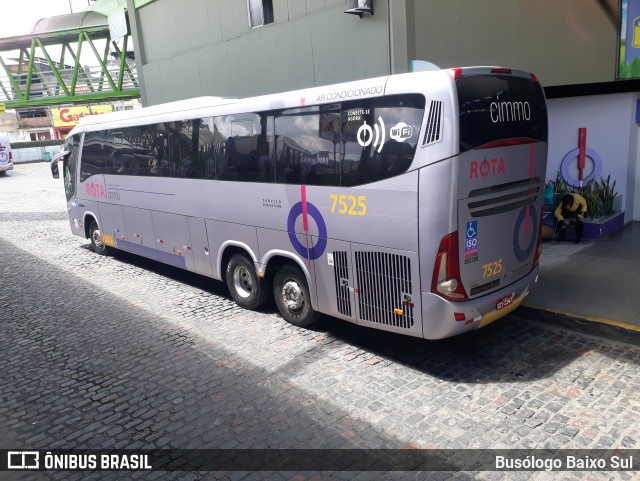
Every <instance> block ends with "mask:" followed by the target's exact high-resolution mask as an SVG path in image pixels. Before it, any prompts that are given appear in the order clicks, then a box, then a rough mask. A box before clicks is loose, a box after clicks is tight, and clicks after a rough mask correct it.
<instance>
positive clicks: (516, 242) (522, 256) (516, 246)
mask: <svg viewBox="0 0 640 481" xmlns="http://www.w3.org/2000/svg"><path fill="white" fill-rule="evenodd" d="M526 215H527V207H526V206H525V207H523V208H522V210H521V211H520V214H518V219H517V220H516V226H515V229H514V230H513V252H514V253H515V255H516V259H518V260H519V261H520V262H524V261H526V260H527V259H528V258H529V256H530V255H531V251H533V247H534V246H535V244H536V239H537V237H538V230H537V228H538V214H537V212H536V209H535V207H533V206H532V205H531V206H529V215H531V224H532V227H531V232H532V233H533V235H532V236H531V241H529V245H528V246H527V248H526V249H523V248H522V247H520V227H522V223H523V222H524V218H525V216H526Z"/></svg>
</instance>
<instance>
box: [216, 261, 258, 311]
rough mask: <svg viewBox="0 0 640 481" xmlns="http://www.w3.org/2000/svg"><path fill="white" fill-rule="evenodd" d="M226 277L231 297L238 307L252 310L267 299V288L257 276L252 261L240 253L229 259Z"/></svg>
mask: <svg viewBox="0 0 640 481" xmlns="http://www.w3.org/2000/svg"><path fill="white" fill-rule="evenodd" d="M226 279H227V287H228V288H229V291H230V292H231V297H233V300H234V301H236V304H238V305H239V306H240V307H243V308H245V309H249V310H253V309H256V308H257V307H260V306H261V305H262V304H264V302H265V300H266V299H267V290H266V289H265V286H264V283H263V282H262V281H261V279H260V278H259V277H258V273H257V272H256V269H255V267H254V265H253V262H251V260H249V259H248V258H247V257H246V256H244V255H242V254H236V255H234V256H233V257H231V259H229V263H228V264H227V274H226Z"/></svg>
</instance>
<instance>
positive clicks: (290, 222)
mask: <svg viewBox="0 0 640 481" xmlns="http://www.w3.org/2000/svg"><path fill="white" fill-rule="evenodd" d="M300 215H302V202H298V203H297V204H295V205H294V206H293V207H292V208H291V210H290V211H289V217H288V218H287V232H288V233H289V240H290V241H291V245H292V246H293V248H294V249H295V250H296V252H297V253H298V254H300V255H301V256H302V257H304V258H305V259H309V260H310V261H313V260H315V259H317V258H318V257H320V256H321V255H322V254H323V253H324V250H325V249H326V248H327V225H326V224H325V223H324V219H323V218H322V214H320V211H319V210H318V208H317V207H316V206H315V205H313V204H312V203H311V202H307V215H308V216H309V217H311V218H312V219H313V220H314V221H315V223H316V225H317V226H318V242H317V244H316V245H315V246H313V247H309V249H308V250H307V246H304V245H302V243H301V242H300V241H299V240H298V237H297V236H296V220H298V216H300Z"/></svg>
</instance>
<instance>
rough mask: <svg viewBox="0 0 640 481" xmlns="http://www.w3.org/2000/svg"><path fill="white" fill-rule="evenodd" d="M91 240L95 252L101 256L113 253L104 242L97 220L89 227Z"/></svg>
mask: <svg viewBox="0 0 640 481" xmlns="http://www.w3.org/2000/svg"><path fill="white" fill-rule="evenodd" d="M89 240H91V247H93V250H94V251H95V252H96V253H98V254H100V255H101V256H106V255H108V254H110V253H111V248H110V247H109V246H108V245H106V244H105V243H104V242H103V240H102V232H100V227H98V223H97V222H96V221H95V220H94V221H92V222H91V226H90V227H89Z"/></svg>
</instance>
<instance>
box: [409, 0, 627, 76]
mask: <svg viewBox="0 0 640 481" xmlns="http://www.w3.org/2000/svg"><path fill="white" fill-rule="evenodd" d="M406 8H407V13H406V18H407V55H408V57H409V59H419V60H428V61H430V62H433V63H435V64H436V65H438V66H440V67H442V68H445V67H456V66H465V65H503V66H510V67H513V68H520V69H523V70H527V71H531V72H534V73H535V74H536V75H537V76H538V78H540V80H541V82H542V83H543V85H546V86H551V85H567V84H581V83H593V82H607V81H612V80H615V69H616V58H617V31H618V22H619V19H618V18H619V4H618V0H535V1H531V0H482V1H480V2H479V1H477V0H453V1H452V0H446V1H445V0H427V1H425V0H406Z"/></svg>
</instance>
